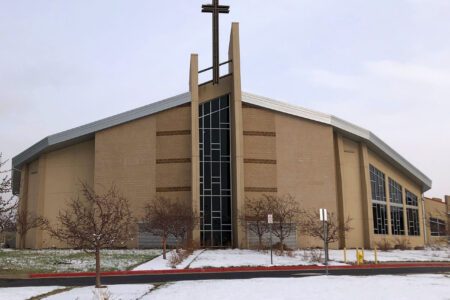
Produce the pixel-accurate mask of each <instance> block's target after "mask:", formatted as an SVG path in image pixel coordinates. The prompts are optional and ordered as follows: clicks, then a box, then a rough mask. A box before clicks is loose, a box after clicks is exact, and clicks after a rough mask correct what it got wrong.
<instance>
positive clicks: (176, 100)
mask: <svg viewBox="0 0 450 300" xmlns="http://www.w3.org/2000/svg"><path fill="white" fill-rule="evenodd" d="M190 101H191V97H190V94H189V93H184V94H180V95H177V96H175V97H171V98H168V99H164V100H161V101H158V102H155V103H152V104H149V105H146V106H143V107H140V108H136V109H133V110H130V111H127V112H124V113H121V114H118V115H115V116H112V117H108V118H105V119H102V120H99V121H96V122H92V123H89V124H86V125H83V126H80V127H76V128H73V129H69V130H66V131H63V132H60V133H57V134H54V135H50V136H48V137H46V138H44V139H42V140H41V141H39V142H38V143H36V144H34V145H33V146H31V147H30V148H28V149H26V150H25V151H23V152H22V153H20V154H18V155H17V156H15V157H14V158H13V160H12V164H13V168H14V169H19V168H20V167H21V166H22V165H23V164H25V163H28V162H31V161H33V160H34V159H36V158H37V157H38V156H39V155H40V154H42V153H45V152H49V151H52V150H55V149H59V148H62V147H65V146H68V145H71V144H75V143H79V142H81V141H83V140H87V139H90V138H93V137H94V135H95V133H96V132H98V131H101V130H104V129H107V128H110V127H113V126H117V125H120V124H124V123H127V122H130V121H132V120H136V119H139V118H142V117H145V116H149V115H152V114H155V113H158V112H160V111H163V110H167V109H169V108H173V107H176V106H179V105H182V104H186V103H189V102H190ZM242 101H243V102H244V103H248V104H252V105H255V106H260V107H263V108H267V109H270V110H275V111H279V112H282V113H286V114H289V115H294V116H298V117H301V118H304V119H308V120H312V121H316V122H319V123H323V124H327V125H331V126H333V127H334V128H335V129H336V130H339V131H340V132H342V133H343V134H344V135H348V136H350V137H352V138H353V139H357V140H362V141H365V142H366V143H367V144H368V146H369V148H370V149H372V150H373V151H375V152H376V153H378V154H379V155H381V156H382V157H383V158H385V159H387V160H389V161H390V162H391V163H392V164H394V165H396V166H397V167H398V168H400V169H401V170H403V171H404V172H405V173H406V174H408V175H409V176H410V177H412V178H413V179H415V181H416V182H417V183H419V184H421V185H422V190H423V191H424V192H425V191H427V190H429V189H430V188H431V185H432V181H431V179H430V178H428V177H427V176H426V175H425V174H423V173H422V172H421V171H420V170H419V169H417V168H416V167H414V166H413V165H412V164H411V163H410V162H408V161H407V160H406V159H405V158H404V157H402V156H401V155H400V154H399V153H397V152H396V151H395V150H394V149H392V148H391V147H389V146H388V145H387V144H386V143H384V142H383V141H382V140H381V139H380V138H378V137H377V136H376V135H375V134H373V133H372V132H370V131H369V130H366V129H364V128H361V127H359V126H356V125H354V124H352V123H349V122H347V121H345V120H342V119H340V118H337V117H335V116H332V115H328V114H324V113H320V112H316V111H313V110H309V109H306V108H302V107H299V106H294V105H291V104H288V103H284V102H280V101H276V100H273V99H269V98H266V97H262V96H257V95H254V94H250V93H243V94H242ZM18 176H19V174H18V172H17V171H15V174H13V179H14V192H15V194H17V193H18V189H19V186H18V184H19V182H18V181H19V180H17V179H18Z"/></svg>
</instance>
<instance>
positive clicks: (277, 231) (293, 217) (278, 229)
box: [264, 194, 301, 253]
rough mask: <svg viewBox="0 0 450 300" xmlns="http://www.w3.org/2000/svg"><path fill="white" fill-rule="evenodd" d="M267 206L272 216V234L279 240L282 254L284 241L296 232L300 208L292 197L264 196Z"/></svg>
mask: <svg viewBox="0 0 450 300" xmlns="http://www.w3.org/2000/svg"><path fill="white" fill-rule="evenodd" d="M264 197H266V198H267V200H266V201H267V202H268V204H269V211H270V212H271V213H272V214H273V225H272V232H273V235H274V236H276V237H277V238H278V239H279V240H280V252H281V253H283V252H284V241H285V240H286V238H287V237H289V236H290V235H291V234H292V233H295V232H296V228H297V224H298V222H299V216H300V212H301V211H300V207H299V203H298V202H297V201H295V198H294V197H293V196H292V195H289V194H287V195H284V196H274V195H264Z"/></svg>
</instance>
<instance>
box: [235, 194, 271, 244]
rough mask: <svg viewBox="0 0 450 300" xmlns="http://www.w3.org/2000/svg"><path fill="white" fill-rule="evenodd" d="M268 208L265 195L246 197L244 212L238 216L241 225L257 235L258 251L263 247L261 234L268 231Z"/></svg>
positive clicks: (267, 199) (268, 204)
mask: <svg viewBox="0 0 450 300" xmlns="http://www.w3.org/2000/svg"><path fill="white" fill-rule="evenodd" d="M269 209H270V203H269V198H268V197H267V196H262V197H259V198H254V199H250V198H246V200H245V212H244V213H243V214H242V215H240V216H239V220H240V222H241V224H242V226H243V227H245V228H246V229H247V231H250V232H253V233H254V234H255V235H256V236H257V237H258V251H260V250H262V249H264V243H263V236H264V234H266V233H268V232H269V225H268V224H267V215H268V214H269Z"/></svg>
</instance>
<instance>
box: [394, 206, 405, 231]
mask: <svg viewBox="0 0 450 300" xmlns="http://www.w3.org/2000/svg"><path fill="white" fill-rule="evenodd" d="M391 231H392V234H393V235H405V222H404V218H403V207H402V206H397V205H395V206H393V205H391Z"/></svg>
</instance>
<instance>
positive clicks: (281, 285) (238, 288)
mask: <svg viewBox="0 0 450 300" xmlns="http://www.w3.org/2000/svg"><path fill="white" fill-rule="evenodd" d="M449 285H450V278H448V277H445V276H443V275H411V276H392V275H383V276H371V277H359V276H355V277H352V276H328V277H327V276H316V277H304V278H259V279H246V280H209V281H184V282H177V283H173V284H168V285H166V286H164V287H161V288H159V289H156V290H154V291H153V292H151V293H150V294H148V295H147V296H145V297H143V298H142V300H156V299H157V300H166V299H167V300H173V299H177V300H183V299H186V300H188V299H189V300H190V299H196V300H203V299H204V300H215V299H217V300H219V299H220V300H222V299H233V300H253V299H255V300H261V299H277V300H298V299H315V300H322V299H323V300H329V299H333V300H340V299H342V300H347V299H362V298H364V300H372V299H373V300H378V299H395V300H403V299H404V300H410V299H433V300H440V299H449Z"/></svg>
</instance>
